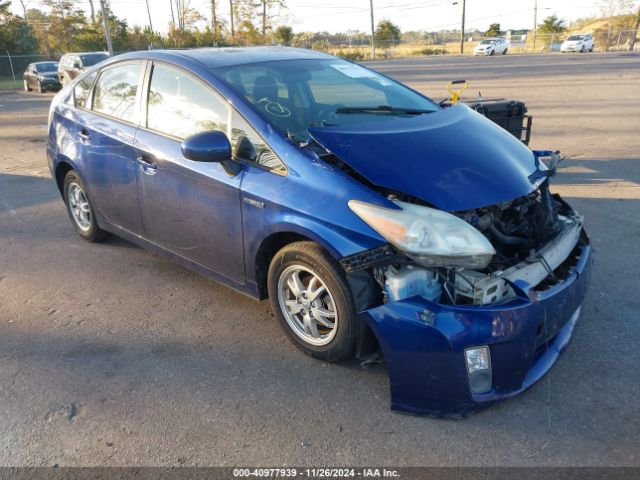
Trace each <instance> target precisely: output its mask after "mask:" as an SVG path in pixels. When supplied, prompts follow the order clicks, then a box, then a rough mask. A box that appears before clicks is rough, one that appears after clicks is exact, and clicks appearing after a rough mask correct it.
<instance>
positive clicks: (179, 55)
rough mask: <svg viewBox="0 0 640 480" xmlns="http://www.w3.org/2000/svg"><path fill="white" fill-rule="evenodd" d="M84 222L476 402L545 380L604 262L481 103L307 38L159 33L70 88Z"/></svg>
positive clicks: (59, 126)
mask: <svg viewBox="0 0 640 480" xmlns="http://www.w3.org/2000/svg"><path fill="white" fill-rule="evenodd" d="M47 155H48V161H49V166H50V169H51V172H52V175H53V178H54V179H55V181H56V183H57V185H58V188H59V190H60V193H61V195H62V197H63V199H64V202H65V204H66V207H67V211H68V213H69V217H70V219H71V223H72V225H73V227H74V228H75V230H76V231H77V233H78V234H79V235H80V236H82V237H83V238H85V239H87V240H89V241H92V242H95V241H100V240H102V239H104V238H105V237H106V236H107V235H108V233H111V234H114V235H117V236H119V237H123V238H125V239H127V240H130V241H131V242H134V243H136V244H139V245H142V246H144V247H147V248H150V249H152V250H155V251H157V252H160V253H162V254H165V255H166V256H168V257H169V258H171V259H173V260H175V261H177V262H179V263H181V264H183V265H185V266H186V267H189V268H191V269H193V270H195V271H197V272H199V273H201V274H203V275H206V276H208V277H211V278H213V279H215V280H218V281H220V282H222V283H224V284H226V285H228V286H230V287H232V288H234V289H236V290H239V291H241V292H244V293H246V294H248V295H250V296H252V297H255V298H256V299H264V298H267V297H268V298H269V299H270V301H271V305H272V307H273V310H274V312H275V315H276V317H277V318H278V319H279V321H280V323H281V324H282V326H283V328H284V330H285V331H286V333H287V334H288V335H289V337H290V338H291V340H292V342H293V343H294V344H296V345H297V346H298V347H300V348H301V349H302V350H303V351H304V352H306V353H308V354H310V355H312V356H314V357H316V358H319V359H323V360H328V361H339V360H344V359H346V358H349V357H352V356H357V357H358V358H361V359H373V358H376V356H378V357H379V356H380V355H383V356H384V360H385V362H386V364H387V366H388V372H389V377H390V385H391V405H392V408H394V409H397V410H401V411H405V412H411V413H416V414H430V415H458V414H463V413H466V412H469V411H472V410H474V409H476V408H479V407H482V406H485V405H488V404H490V403H491V402H494V401H496V400H499V399H503V398H508V397H512V396H514V395H516V394H518V393H520V392H522V391H523V390H525V389H526V388H528V387H529V386H531V385H532V384H533V383H535V382H536V381H537V380H539V379H540V378H541V377H542V376H543V375H544V374H545V372H547V371H548V370H549V369H550V368H551V366H552V365H553V364H554V362H555V361H556V359H557V358H558V356H559V355H560V353H561V351H562V350H563V349H564V347H565V346H566V345H567V344H568V342H569V339H570V337H571V333H572V330H573V328H574V326H575V324H576V322H577V319H578V316H579V314H580V304H581V302H582V300H583V298H584V296H585V292H586V289H587V285H588V283H589V275H590V269H591V259H590V247H589V241H588V238H587V236H586V234H585V232H584V230H583V219H582V217H581V216H580V215H578V214H577V213H576V212H575V211H574V210H573V209H572V208H571V207H570V206H569V205H568V204H567V203H565V202H564V201H563V200H562V198H560V197H559V196H558V195H554V194H552V193H550V191H549V177H550V176H551V175H552V173H553V172H554V169H553V168H551V169H550V168H548V167H547V166H546V165H545V163H543V162H542V161H541V155H542V153H541V152H535V151H531V150H529V149H528V148H527V147H526V146H525V145H523V144H522V143H521V142H520V141H519V140H517V139H516V138H515V137H514V136H512V135H511V134H509V133H508V132H507V131H505V130H503V129H501V128H500V127H498V126H497V125H496V124H494V123H492V122H491V121H489V120H488V119H487V118H485V117H483V116H482V115H480V114H479V113H477V112H475V111H473V110H472V109H470V108H469V107H467V106H465V105H462V104H458V105H455V106H452V107H448V108H443V107H441V106H440V105H439V104H437V103H434V102H433V101H432V100H430V99H429V98H427V97H425V96H423V95H421V94H419V93H417V92H415V91H413V90H411V89H410V88H408V87H406V86H404V85H401V84H399V83H397V82H396V81H394V80H392V79H390V78H387V77H385V76H384V75H381V74H379V73H377V72H375V71H372V70H370V69H368V68H365V67H362V66H360V65H357V64H354V63H350V62H346V61H343V60H340V59H337V58H334V57H331V56H329V55H325V54H321V53H317V52H313V51H308V50H298V49H289V48H275V47H274V48H237V49H236V48H231V49H199V50H189V51H149V52H137V53H130V54H125V55H120V56H117V57H114V58H111V59H109V60H107V61H105V62H102V63H100V64H99V65H97V66H95V67H94V68H92V69H91V70H88V71H87V72H85V73H84V74H82V75H81V76H79V77H78V78H77V79H75V80H74V81H73V82H71V83H70V84H69V85H67V86H66V87H65V88H64V89H63V90H62V91H61V92H60V93H59V94H58V95H57V96H56V97H55V99H54V100H53V102H52V106H51V111H50V116H49V139H48V146H47Z"/></svg>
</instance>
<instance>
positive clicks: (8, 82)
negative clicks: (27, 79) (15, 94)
mask: <svg viewBox="0 0 640 480" xmlns="http://www.w3.org/2000/svg"><path fill="white" fill-rule="evenodd" d="M21 88H22V80H15V81H14V80H13V78H0V90H18V89H21Z"/></svg>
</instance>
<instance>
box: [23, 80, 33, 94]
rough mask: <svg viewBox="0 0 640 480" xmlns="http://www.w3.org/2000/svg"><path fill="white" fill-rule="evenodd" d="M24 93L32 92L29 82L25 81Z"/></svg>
mask: <svg viewBox="0 0 640 480" xmlns="http://www.w3.org/2000/svg"><path fill="white" fill-rule="evenodd" d="M24 91H25V92H30V91H31V87H30V86H29V82H28V81H27V80H25V81H24Z"/></svg>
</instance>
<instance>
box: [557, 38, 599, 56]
mask: <svg viewBox="0 0 640 480" xmlns="http://www.w3.org/2000/svg"><path fill="white" fill-rule="evenodd" d="M560 51H561V52H562V53H566V52H581V53H584V52H593V36H592V35H591V34H590V33H578V34H575V35H569V36H568V37H567V38H566V40H565V41H564V42H562V45H560Z"/></svg>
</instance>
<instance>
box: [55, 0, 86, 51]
mask: <svg viewBox="0 0 640 480" xmlns="http://www.w3.org/2000/svg"><path fill="white" fill-rule="evenodd" d="M42 3H43V5H45V6H46V7H48V8H49V14H48V15H47V22H48V24H49V28H48V30H47V35H48V45H49V47H50V49H51V50H52V51H56V52H59V53H66V52H73V51H79V50H82V49H83V48H82V47H83V46H84V45H85V44H86V42H87V41H88V40H87V38H86V36H87V33H86V32H84V30H85V29H86V28H87V18H86V17H85V15H84V12H83V11H82V10H81V9H80V8H77V7H76V5H75V3H74V2H73V1H71V0H42ZM83 37H84V38H83ZM94 41H95V38H94Z"/></svg>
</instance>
